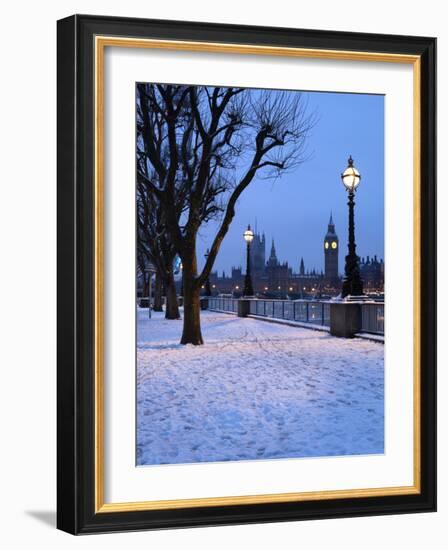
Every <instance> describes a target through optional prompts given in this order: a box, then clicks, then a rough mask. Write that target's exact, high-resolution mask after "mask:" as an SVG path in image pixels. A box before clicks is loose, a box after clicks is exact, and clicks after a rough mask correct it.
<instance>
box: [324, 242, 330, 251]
mask: <svg viewBox="0 0 448 550" xmlns="http://www.w3.org/2000/svg"><path fill="white" fill-rule="evenodd" d="M329 246H330V245H329V243H328V241H325V249H327V248H328V247H329Z"/></svg>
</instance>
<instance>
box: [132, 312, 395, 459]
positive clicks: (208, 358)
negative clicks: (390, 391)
mask: <svg viewBox="0 0 448 550" xmlns="http://www.w3.org/2000/svg"><path fill="white" fill-rule="evenodd" d="M201 318H202V333H203V336H204V341H205V345H204V346H191V345H189V346H181V345H179V339H180V334H181V330H182V321H165V319H163V318H162V316H161V314H157V313H153V317H152V319H148V311H147V310H139V311H138V330H137V365H138V366H137V463H138V464H139V465H143V464H166V463H190V462H214V461H224V460H252V459H271V458H280V457H282V458H286V457H309V456H330V455H347V454H371V453H375V454H376V453H383V452H384V372H383V371H384V366H383V355H384V346H383V345H382V344H378V343H375V342H371V341H367V340H361V339H354V340H346V339H342V338H334V337H332V336H330V335H329V334H328V333H325V332H317V331H314V330H310V329H301V328H296V327H289V326H284V325H277V324H273V323H268V322H264V321H260V320H256V319H250V318H246V319H241V318H238V317H235V316H233V315H228V314H225V313H216V312H209V311H205V312H202V314H201Z"/></svg>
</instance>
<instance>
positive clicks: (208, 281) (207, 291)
mask: <svg viewBox="0 0 448 550" xmlns="http://www.w3.org/2000/svg"><path fill="white" fill-rule="evenodd" d="M209 255H210V249H209V248H207V252H206V253H205V254H204V258H205V261H207V258H208V257H209ZM205 295H206V296H211V295H212V290H211V288H210V277H209V275H207V280H206V281H205Z"/></svg>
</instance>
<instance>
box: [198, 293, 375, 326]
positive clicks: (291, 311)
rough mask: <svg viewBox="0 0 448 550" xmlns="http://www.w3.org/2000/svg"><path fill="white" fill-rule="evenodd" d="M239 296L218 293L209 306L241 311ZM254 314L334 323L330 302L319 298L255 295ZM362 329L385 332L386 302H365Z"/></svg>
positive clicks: (209, 302)
mask: <svg viewBox="0 0 448 550" xmlns="http://www.w3.org/2000/svg"><path fill="white" fill-rule="evenodd" d="M238 301H239V300H238V299H237V298H230V297H220V296H214V297H211V298H209V299H208V308H209V309H210V310H215V311H225V312H228V313H238ZM249 307H250V310H249V311H250V315H257V316H259V317H267V318H271V319H283V320H285V321H295V322H301V323H309V324H312V325H322V326H326V327H329V326H330V302H328V301H319V300H268V299H259V298H254V299H251V300H250V301H249ZM361 332H366V333H369V334H378V335H384V302H366V303H362V304H361Z"/></svg>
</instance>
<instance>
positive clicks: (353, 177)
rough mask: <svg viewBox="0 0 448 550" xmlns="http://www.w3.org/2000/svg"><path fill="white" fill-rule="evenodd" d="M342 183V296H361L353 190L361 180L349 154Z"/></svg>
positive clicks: (361, 287) (361, 286) (342, 175)
mask: <svg viewBox="0 0 448 550" xmlns="http://www.w3.org/2000/svg"><path fill="white" fill-rule="evenodd" d="M341 179H342V183H343V184H344V187H345V188H346V189H347V191H348V203H347V205H348V255H347V256H346V257H345V277H344V281H343V283H342V297H343V298H345V297H346V296H349V295H350V296H362V295H363V284H362V279H361V276H360V274H359V258H358V256H357V255H356V243H355V191H356V189H357V187H358V185H359V183H360V181H361V174H360V173H359V172H358V170H357V169H356V168H355V167H354V166H353V159H352V157H351V155H350V158H349V159H348V166H347V168H346V169H345V170H344V172H343V173H342V174H341Z"/></svg>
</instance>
